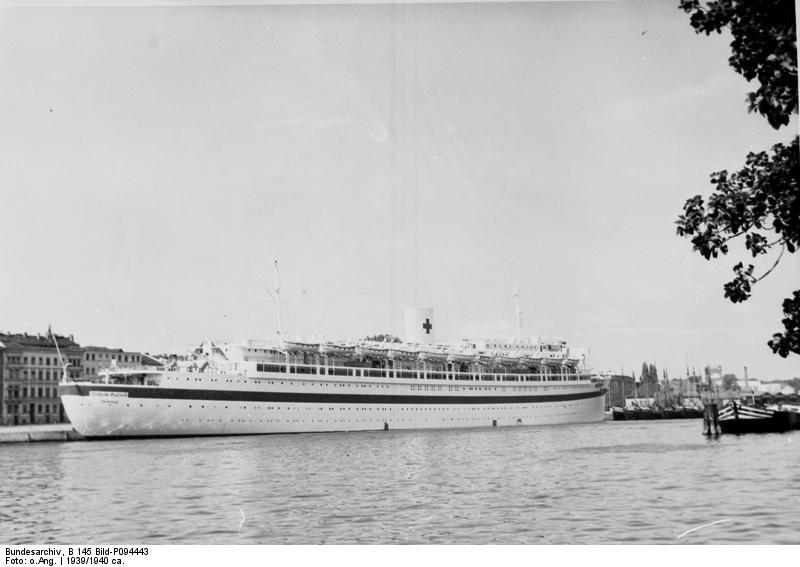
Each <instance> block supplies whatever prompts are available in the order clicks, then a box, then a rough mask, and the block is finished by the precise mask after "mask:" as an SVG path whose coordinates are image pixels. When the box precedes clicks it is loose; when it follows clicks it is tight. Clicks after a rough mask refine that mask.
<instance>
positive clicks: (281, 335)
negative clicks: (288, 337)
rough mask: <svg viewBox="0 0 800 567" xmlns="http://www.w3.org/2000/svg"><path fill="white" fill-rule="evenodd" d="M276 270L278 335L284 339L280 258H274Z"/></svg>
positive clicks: (274, 268)
mask: <svg viewBox="0 0 800 567" xmlns="http://www.w3.org/2000/svg"><path fill="white" fill-rule="evenodd" d="M272 268H273V270H274V272H275V311H276V313H277V317H278V337H279V338H280V340H281V341H283V328H282V327H281V287H280V285H279V283H278V260H276V259H273V266H272Z"/></svg>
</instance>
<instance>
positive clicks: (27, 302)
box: [0, 1, 800, 379]
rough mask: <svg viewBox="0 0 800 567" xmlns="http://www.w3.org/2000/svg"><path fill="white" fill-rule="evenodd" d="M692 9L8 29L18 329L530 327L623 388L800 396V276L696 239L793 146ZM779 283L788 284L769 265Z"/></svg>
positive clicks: (154, 332)
mask: <svg viewBox="0 0 800 567" xmlns="http://www.w3.org/2000/svg"><path fill="white" fill-rule="evenodd" d="M676 4H677V2H663V1H659V2H636V3H631V2H592V3H573V2H559V3H527V4H505V3H491V4H431V5H424V4H423V5H412V6H408V5H406V6H391V5H337V6H250V7H193V8H192V7H180V8H176V7H134V8H124V9H108V8H82V9H74V8H73V9H53V8H36V9H18V8H7V7H6V8H2V9H0V87H1V88H0V237H2V248H1V250H2V252H0V259H1V260H2V269H1V270H0V298H1V299H2V301H0V329H2V330H6V331H27V332H44V331H45V330H46V329H47V325H48V323H51V322H52V324H53V327H54V330H56V331H57V332H59V333H62V334H70V333H72V334H74V335H75V338H76V340H78V341H79V342H80V343H81V344H84V345H88V344H92V345H105V346H111V347H123V348H126V349H132V350H142V351H149V352H163V351H176V350H180V349H183V348H185V346H187V345H188V344H190V343H193V342H197V341H200V340H202V339H203V338H204V337H209V338H217V339H222V340H236V339H239V338H244V337H252V338H265V337H274V336H275V328H276V325H275V306H274V302H273V301H272V300H271V299H270V297H269V296H268V294H267V292H266V291H265V290H264V287H263V285H262V284H266V285H267V286H268V287H270V288H271V287H273V275H272V270H271V263H270V258H271V257H272V256H274V257H277V258H278V259H279V261H280V266H281V288H282V290H281V293H282V298H283V303H282V305H283V313H284V326H285V327H288V328H289V329H290V330H291V331H293V332H296V333H301V334H303V335H305V336H306V337H310V336H312V335H314V334H315V333H316V334H317V335H319V336H324V337H328V338H347V337H360V336H364V335H367V334H373V333H380V332H391V333H396V334H401V335H402V334H403V329H402V324H403V317H402V310H403V307H404V306H405V305H417V306H432V307H433V308H434V309H435V315H436V318H435V324H436V325H437V330H436V335H437V337H438V338H440V339H444V338H448V337H453V338H454V337H458V336H462V335H472V336H477V335H493V334H498V333H507V334H511V333H513V332H514V330H515V317H514V302H513V297H512V295H511V290H512V286H513V283H512V272H513V270H512V262H516V263H517V272H518V280H519V290H520V301H521V305H522V310H523V312H524V317H525V327H524V332H525V333H526V334H530V335H544V336H561V337H563V338H565V339H567V340H568V341H569V342H570V343H572V344H575V345H582V346H586V347H589V348H590V349H591V356H590V362H591V363H592V364H593V365H594V366H595V367H596V368H597V369H598V370H605V369H611V370H615V371H619V370H620V369H624V371H625V372H626V373H628V374H629V373H630V372H631V371H632V370H635V371H636V373H637V375H638V373H639V370H640V368H641V365H642V362H644V361H647V362H653V363H656V364H657V365H658V367H659V370H661V369H663V368H665V367H666V368H668V369H669V372H670V375H671V376H673V377H675V376H678V375H683V374H685V371H686V365H687V362H688V364H690V365H694V366H696V367H697V368H698V369H699V368H701V367H702V366H704V365H706V364H714V365H717V364H719V365H722V367H723V371H724V372H735V373H736V374H737V375H739V376H741V375H742V373H743V366H745V365H747V366H748V369H749V374H750V376H751V377H759V378H766V379H770V378H783V379H788V378H790V377H792V376H800V359H798V357H796V356H795V357H794V358H793V359H789V360H784V359H781V358H779V357H777V356H776V355H773V354H772V353H771V351H770V350H769V348H768V347H767V346H766V344H765V343H766V341H767V340H768V339H769V338H770V336H771V335H772V333H773V332H775V331H778V330H782V325H781V324H780V319H781V317H782V310H781V302H782V299H783V298H784V297H786V296H788V295H789V294H790V293H791V291H792V290H793V289H797V288H798V286H800V263H799V262H798V258H797V256H796V255H795V256H788V257H785V258H784V260H783V262H782V264H781V265H780V266H779V268H778V269H777V270H776V271H775V272H773V274H771V275H770V276H769V277H768V278H767V279H766V280H764V281H763V282H761V283H760V284H758V286H757V287H756V289H755V293H754V295H753V298H752V299H751V300H750V301H748V302H746V303H744V304H741V305H733V304H731V303H730V302H728V301H727V300H725V299H724V298H723V292H722V285H723V284H724V283H725V282H726V281H728V280H729V279H730V278H731V271H730V269H731V266H732V265H733V264H735V263H736V262H738V261H739V259H745V260H746V259H747V258H746V256H744V255H743V254H738V252H739V251H740V249H739V248H737V247H734V250H733V251H734V252H737V253H736V254H733V255H731V256H730V257H729V258H725V259H722V260H717V261H716V262H707V261H706V260H704V259H703V258H702V257H700V256H699V255H698V254H696V253H693V252H692V251H691V244H690V243H689V241H688V240H686V239H681V238H678V237H677V236H676V235H675V225H674V221H675V219H676V218H677V216H678V215H679V214H680V213H681V210H682V205H683V203H684V201H685V200H686V198H688V197H691V196H692V195H695V194H698V193H700V194H703V195H708V194H709V193H710V190H711V185H710V184H709V182H708V175H709V173H711V172H712V171H715V170H718V169H723V168H728V169H736V168H738V167H740V166H741V165H742V164H743V163H744V159H745V156H746V154H747V152H748V151H750V150H761V149H765V148H768V147H769V146H770V145H772V144H773V143H776V142H778V141H787V140H788V139H790V138H791V137H792V136H793V135H794V134H795V133H796V131H797V124H796V121H793V122H792V125H791V126H790V127H789V128H784V129H782V130H781V131H775V130H773V129H772V128H770V127H769V126H768V124H767V122H766V120H765V119H763V118H761V117H760V116H757V115H750V114H748V113H747V110H746V103H745V96H746V92H748V90H752V89H754V88H755V87H752V86H749V85H747V83H746V82H745V80H744V79H743V78H741V77H740V76H738V75H736V74H735V73H734V71H733V70H732V69H731V68H730V67H729V66H728V64H727V58H728V57H729V55H730V49H729V47H728V44H729V43H730V37H728V36H721V37H720V36H712V37H705V36H698V35H695V34H694V32H693V30H692V28H691V27H690V25H689V19H688V16H687V15H686V14H684V13H683V12H681V11H680V10H678V8H677V7H676ZM764 265H765V266H766V264H764Z"/></svg>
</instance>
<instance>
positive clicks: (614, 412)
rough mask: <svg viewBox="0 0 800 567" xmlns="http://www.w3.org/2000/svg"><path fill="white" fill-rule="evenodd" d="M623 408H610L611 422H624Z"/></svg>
mask: <svg viewBox="0 0 800 567" xmlns="http://www.w3.org/2000/svg"><path fill="white" fill-rule="evenodd" d="M626 413H627V412H626V411H625V408H620V407H613V408H611V419H612V420H613V421H625V420H626V419H627V418H626V415H625V414H626Z"/></svg>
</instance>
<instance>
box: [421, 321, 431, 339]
mask: <svg viewBox="0 0 800 567" xmlns="http://www.w3.org/2000/svg"><path fill="white" fill-rule="evenodd" d="M422 328H423V329H425V334H426V335H430V334H431V329H433V325H431V320H430V319H428V318H427V317H426V318H425V322H424V323H423V324H422Z"/></svg>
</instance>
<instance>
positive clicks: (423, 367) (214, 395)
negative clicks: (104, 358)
mask: <svg viewBox="0 0 800 567" xmlns="http://www.w3.org/2000/svg"><path fill="white" fill-rule="evenodd" d="M275 274H276V275H275V282H276V283H275V290H274V291H275V295H274V297H275V298H276V303H277V307H278V309H277V315H278V332H277V338H276V339H274V340H267V341H263V340H243V341H239V342H233V343H227V342H215V341H211V340H204V341H202V342H201V343H200V344H199V345H198V346H197V347H195V348H193V349H192V350H191V352H190V353H189V354H188V356H186V357H184V359H183V360H173V361H171V363H170V364H165V365H164V366H161V367H150V368H116V367H114V366H113V365H112V367H110V368H108V369H107V370H105V371H104V372H101V373H99V374H98V375H97V377H96V378H95V379H92V380H90V381H78V382H75V381H71V380H70V379H69V378H68V377H67V373H66V371H65V372H64V378H63V379H62V382H61V383H60V385H59V394H60V396H61V401H62V404H63V406H64V409H65V411H66V414H67V416H68V417H69V420H70V422H71V423H72V425H73V427H74V428H75V430H76V431H77V432H78V433H80V434H81V435H82V436H84V437H85V438H87V439H103V438H131V437H182V436H211V435H258V434H271V433H310V432H334V431H370V430H395V429H434V428H436V429H439V428H468V427H503V426H520V425H549V424H566V423H581V422H595V421H602V420H603V417H604V413H603V408H604V397H605V393H606V391H605V389H604V388H603V382H602V381H601V380H599V379H596V378H595V377H594V376H593V375H592V374H591V372H590V371H589V370H588V369H587V367H586V365H585V360H584V355H583V354H582V353H581V351H580V350H579V349H571V348H570V347H569V346H568V345H567V343H566V341H564V340H562V339H543V338H534V337H524V336H522V334H521V326H522V324H521V311H520V309H519V301H518V294H517V289H516V278H515V282H514V293H515V297H516V298H517V335H516V336H513V337H505V338H504V337H500V338H483V339H480V340H472V339H469V338H462V339H459V340H456V341H451V342H443V343H439V342H437V341H436V340H435V328H434V323H433V321H434V320H433V309H432V308H407V309H406V312H405V328H406V337H405V340H404V341H401V342H394V340H395V339H394V338H392V339H393V340H392V341H391V342H386V341H385V340H383V341H378V340H339V341H336V340H307V341H301V340H287V339H286V338H284V334H283V332H282V328H281V324H280V302H279V297H280V288H279V286H278V278H277V262H275ZM396 340H397V341H399V339H396ZM65 368H66V367H65Z"/></svg>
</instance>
